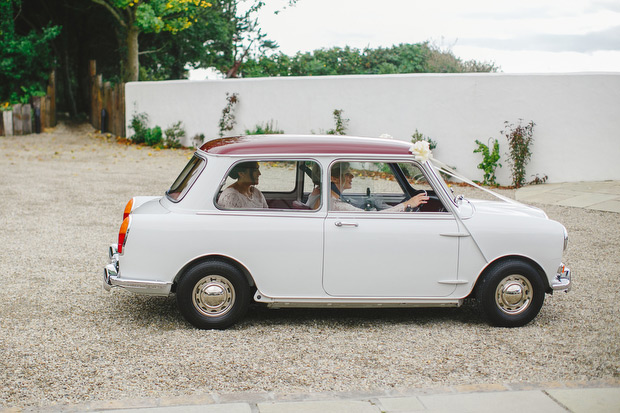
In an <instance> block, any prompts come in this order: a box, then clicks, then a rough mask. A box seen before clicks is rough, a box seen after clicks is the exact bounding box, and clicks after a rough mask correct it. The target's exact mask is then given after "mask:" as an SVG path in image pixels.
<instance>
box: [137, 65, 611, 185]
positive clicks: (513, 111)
mask: <svg viewBox="0 0 620 413" xmlns="http://www.w3.org/2000/svg"><path fill="white" fill-rule="evenodd" d="M226 92H229V93H233V92H234V93H238V95H239V103H238V104H237V105H236V108H235V115H236V120H237V125H236V127H235V129H234V130H233V132H232V134H242V133H244V131H245V130H246V129H254V127H255V126H256V125H257V124H264V123H266V122H268V121H271V120H273V121H274V123H276V124H277V126H278V128H279V129H282V130H284V131H285V132H286V133H293V134H297V133H302V134H309V133H313V132H314V133H321V132H324V131H326V130H329V129H331V128H333V127H334V120H333V116H332V112H333V111H334V109H343V110H344V117H345V118H348V119H350V122H349V127H348V134H350V135H359V136H374V137H378V136H380V135H381V134H383V133H387V134H390V135H392V136H394V138H396V139H401V140H405V141H409V140H410V139H411V135H412V134H413V132H415V130H416V129H417V130H418V131H420V132H421V133H423V134H424V135H426V136H430V137H431V138H432V139H433V140H435V141H437V142H438V145H437V149H436V150H435V152H434V154H435V157H437V158H439V159H441V160H442V161H444V162H446V163H447V164H449V165H453V166H456V168H457V170H459V171H460V172H461V173H463V174H465V175H467V176H469V177H471V178H473V179H480V180H481V179H482V171H481V170H479V169H477V168H476V165H478V164H479V163H480V162H481V160H482V156H481V154H478V153H476V154H475V153H473V150H474V149H476V147H477V145H476V144H475V140H476V139H479V140H481V141H483V142H485V143H487V141H488V139H489V138H490V137H493V138H497V139H499V141H500V153H501V155H502V157H501V159H500V163H501V164H502V165H503V168H498V170H497V171H496V175H497V177H498V180H499V182H500V183H502V184H506V185H507V184H510V183H511V175H510V169H509V165H508V162H507V158H508V156H507V152H508V144H507V142H506V139H505V138H504V137H503V136H502V135H501V133H500V131H502V130H503V129H504V121H509V122H511V123H514V124H516V123H518V122H519V119H523V121H524V124H525V123H527V122H529V121H531V120H533V121H534V122H535V123H536V126H535V127H534V144H533V147H532V152H533V155H532V160H531V162H530V163H529V164H528V166H527V168H526V171H527V174H528V179H529V176H530V175H534V174H540V175H543V174H545V175H548V177H549V180H548V182H573V181H598V180H620V73H589V74H553V75H510V74H501V73H497V74H486V73H485V74H416V75H376V76H326V77H289V78H285V77H282V78H254V79H234V80H233V79H225V80H206V81H186V80H183V81H166V82H135V83H128V84H127V86H126V107H127V109H126V110H127V114H126V116H127V124H128V126H129V125H130V121H131V118H132V116H133V114H134V113H141V112H146V113H147V114H148V115H149V117H150V121H151V127H152V126H155V125H159V126H161V127H162V128H164V129H165V128H166V127H169V126H170V125H172V124H173V123H175V122H177V121H179V120H182V121H183V123H184V125H185V129H186V131H187V136H188V138H191V137H193V136H194V135H196V134H200V133H203V134H204V135H205V136H206V138H207V140H208V139H213V138H216V137H218V133H219V127H218V122H219V119H220V117H221V114H222V109H223V108H224V106H225V105H226ZM132 133H133V131H132V130H131V129H128V130H127V134H128V136H131V134H132ZM185 143H186V144H189V143H190V141H189V139H188V140H187V141H186V142H185Z"/></svg>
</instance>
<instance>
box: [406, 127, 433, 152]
mask: <svg viewBox="0 0 620 413" xmlns="http://www.w3.org/2000/svg"><path fill="white" fill-rule="evenodd" d="M420 141H424V142H428V147H429V149H430V150H431V151H432V150H433V149H435V148H436V147H437V142H435V141H434V140H432V139H431V138H429V137H428V136H424V134H422V133H420V132H418V130H417V129H416V130H415V133H414V134H413V135H411V143H416V142H420Z"/></svg>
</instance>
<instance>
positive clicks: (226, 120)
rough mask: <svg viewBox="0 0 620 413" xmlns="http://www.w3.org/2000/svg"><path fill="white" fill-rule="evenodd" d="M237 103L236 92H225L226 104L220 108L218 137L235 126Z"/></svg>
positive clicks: (237, 96)
mask: <svg viewBox="0 0 620 413" xmlns="http://www.w3.org/2000/svg"><path fill="white" fill-rule="evenodd" d="M237 103H239V95H238V94H236V93H232V94H230V93H228V92H226V106H224V109H222V117H221V118H220V122H219V126H220V137H222V136H224V133H225V132H230V131H231V130H233V128H234V127H235V123H237V121H236V120H235V113H234V110H235V105H236V104H237Z"/></svg>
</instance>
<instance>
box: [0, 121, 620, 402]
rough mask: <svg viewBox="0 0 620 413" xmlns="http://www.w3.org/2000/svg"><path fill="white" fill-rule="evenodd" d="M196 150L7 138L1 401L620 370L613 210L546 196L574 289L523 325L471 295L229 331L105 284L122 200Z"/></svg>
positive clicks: (263, 318) (2, 158)
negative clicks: (485, 316)
mask: <svg viewBox="0 0 620 413" xmlns="http://www.w3.org/2000/svg"><path fill="white" fill-rule="evenodd" d="M190 155H191V152H190V151H186V150H177V151H155V150H153V149H150V148H141V147H137V146H126V145H122V144H118V143H116V142H113V141H112V140H111V139H110V140H108V139H106V138H104V137H98V136H96V135H95V134H94V133H93V131H92V129H90V127H89V126H84V125H82V126H78V127H69V126H65V125H60V126H58V127H57V128H56V129H55V130H54V131H53V132H50V133H45V134H41V135H29V136H23V137H0V176H1V177H2V179H1V180H0V193H1V194H2V197H0V228H1V229H0V245H1V248H0V352H1V354H0V407H24V406H33V407H34V406H50V405H53V404H59V403H62V404H64V403H84V402H91V401H96V400H110V399H124V398H139V397H155V396H157V397H171V396H180V395H188V394H204V393H209V392H212V391H216V392H219V393H222V392H226V393H232V392H239V391H276V392H308V391H372V390H377V389H386V388H393V387H394V388H410V387H436V386H445V385H459V384H480V383H498V382H502V383H504V382H507V383H516V382H530V383H541V382H550V381H565V380H566V381H572V380H590V379H605V378H611V377H615V378H617V377H619V376H620V322H619V321H618V315H619V311H618V303H619V302H620V297H619V295H620V294H619V292H618V291H619V288H618V280H617V279H618V269H619V268H620V254H619V251H620V214H614V213H606V212H598V211H589V210H583V209H576V208H568V207H559V206H547V205H539V206H541V207H543V208H544V209H545V211H546V212H547V213H548V214H549V216H550V217H551V218H553V219H556V220H558V221H560V222H562V223H563V224H564V225H565V226H566V227H567V228H568V231H569V234H570V244H569V248H568V251H567V253H566V255H565V262H566V264H568V265H569V266H570V267H571V269H572V270H573V272H574V275H575V278H574V289H573V291H572V292H571V293H569V294H564V293H556V294H555V295H553V296H551V297H550V296H547V299H546V302H545V305H544V306H543V309H542V312H541V313H540V315H539V316H538V317H537V318H536V319H535V320H534V322H532V323H531V324H529V325H527V326H525V327H522V328H517V329H501V328H493V327H490V326H488V325H486V324H485V323H484V322H482V321H481V320H480V319H479V317H478V314H477V312H476V310H475V308H473V306H471V305H469V304H468V305H466V306H464V307H461V308H446V309H399V310H391V309H386V310H380V311H379V310H299V309H296V310H292V309H291V310H267V309H255V310H251V311H250V313H249V314H248V316H247V317H246V318H245V319H244V320H243V321H242V322H241V323H239V324H238V325H236V326H235V327H234V328H231V329H229V330H227V331H200V330H196V329H194V328H192V327H191V326H190V325H189V324H188V323H186V322H185V321H184V320H183V318H182V317H181V316H180V315H179V313H178V312H177V310H176V307H175V302H174V298H152V297H151V298H150V297H142V296H137V295H132V294H130V293H127V292H124V291H121V290H114V291H113V292H112V293H111V294H110V293H105V292H104V291H103V290H102V288H101V276H102V267H103V266H104V265H105V264H106V263H107V247H108V245H109V244H110V243H112V242H115V240H116V237H117V231H118V228H119V226H120V222H121V218H122V210H123V207H124V205H125V203H126V202H127V201H128V200H129V198H130V197H132V196H134V195H157V194H163V192H164V191H165V190H166V189H167V188H168V186H169V185H170V184H171V182H172V181H173V180H174V178H175V177H176V175H177V174H178V172H179V171H180V170H181V168H182V167H183V166H184V164H185V163H186V162H187V159H188V157H189V156H190ZM507 194H508V195H509V196H510V195H511V192H510V191H507Z"/></svg>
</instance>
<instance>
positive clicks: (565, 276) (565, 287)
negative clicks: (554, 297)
mask: <svg viewBox="0 0 620 413" xmlns="http://www.w3.org/2000/svg"><path fill="white" fill-rule="evenodd" d="M571 287H572V282H571V273H570V269H568V268H567V267H566V266H565V265H564V264H561V265H560V268H558V273H557V274H556V275H555V279H554V280H553V283H552V284H551V289H553V290H554V291H565V292H569V291H570V290H571Z"/></svg>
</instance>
